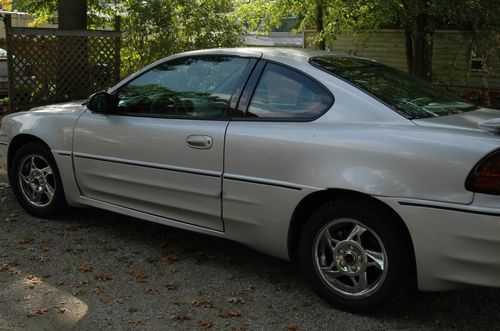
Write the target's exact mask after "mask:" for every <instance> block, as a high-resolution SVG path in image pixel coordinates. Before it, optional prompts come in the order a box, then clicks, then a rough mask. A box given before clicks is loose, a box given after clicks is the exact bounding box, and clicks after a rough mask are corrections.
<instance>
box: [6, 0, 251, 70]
mask: <svg viewBox="0 0 500 331" xmlns="http://www.w3.org/2000/svg"><path fill="white" fill-rule="evenodd" d="M15 5H16V9H18V10H23V11H27V12H29V13H32V14H34V15H35V16H37V17H40V19H39V20H38V21H39V22H41V21H52V22H55V21H56V14H57V0H18V1H17V2H16V3H15ZM115 15H120V16H121V17H122V26H121V30H122V33H123V42H122V74H123V75H128V74H130V73H132V72H134V71H136V70H137V69H139V68H141V67H143V66H144V65H146V64H148V63H151V62H153V61H155V60H158V59H160V58H163V57H165V56H168V55H170V54H173V53H177V52H182V51H188V50H194V49H201V48H215V47H231V46H238V45H240V44H241V42H242V40H241V34H242V26H241V21H240V20H235V19H234V15H233V1H232V0H147V1H145V0H114V1H102V0H88V19H89V28H105V27H108V28H109V27H112V26H113V18H114V16H115Z"/></svg>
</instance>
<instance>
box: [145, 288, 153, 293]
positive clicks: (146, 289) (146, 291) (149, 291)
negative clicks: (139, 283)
mask: <svg viewBox="0 0 500 331" xmlns="http://www.w3.org/2000/svg"><path fill="white" fill-rule="evenodd" d="M144 293H149V294H153V289H152V288H151V287H146V288H144Z"/></svg>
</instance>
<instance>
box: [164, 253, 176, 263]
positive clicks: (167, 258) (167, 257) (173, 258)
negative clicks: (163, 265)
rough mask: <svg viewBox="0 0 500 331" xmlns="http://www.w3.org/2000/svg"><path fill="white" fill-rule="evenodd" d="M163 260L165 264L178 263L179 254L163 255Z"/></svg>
mask: <svg viewBox="0 0 500 331" xmlns="http://www.w3.org/2000/svg"><path fill="white" fill-rule="evenodd" d="M161 260H162V261H163V262H175V261H177V254H175V253H168V254H165V255H163V257H162V258H161Z"/></svg>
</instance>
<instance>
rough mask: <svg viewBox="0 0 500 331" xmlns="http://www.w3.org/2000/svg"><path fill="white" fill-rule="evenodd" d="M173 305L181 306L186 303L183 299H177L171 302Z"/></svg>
mask: <svg viewBox="0 0 500 331" xmlns="http://www.w3.org/2000/svg"><path fill="white" fill-rule="evenodd" d="M171 303H172V304H173V305H176V306H180V305H185V304H186V303H185V302H184V301H182V300H181V299H179V298H177V299H175V300H174V301H172V302H171Z"/></svg>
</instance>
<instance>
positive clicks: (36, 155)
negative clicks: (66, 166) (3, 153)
mask: <svg viewBox="0 0 500 331" xmlns="http://www.w3.org/2000/svg"><path fill="white" fill-rule="evenodd" d="M9 180H10V184H11V186H12V189H13V191H14V194H15V196H16V198H17V200H18V201H19V203H20V204H21V206H22V207H23V208H24V209H25V210H26V211H27V212H28V213H30V214H31V215H34V216H38V217H54V216H57V215H58V214H60V213H62V212H63V211H64V210H65V208H66V199H65V197H64V191H63V187H62V182H61V179H60V176H59V172H58V169H57V166H56V163H55V161H54V158H53V157H52V155H51V153H50V151H49V150H48V149H47V148H46V147H44V146H42V145H41V144H38V143H28V144H26V145H23V146H22V147H21V148H20V149H19V150H18V151H17V152H16V153H15V154H14V157H13V159H12V164H11V167H10V171H9Z"/></svg>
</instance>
